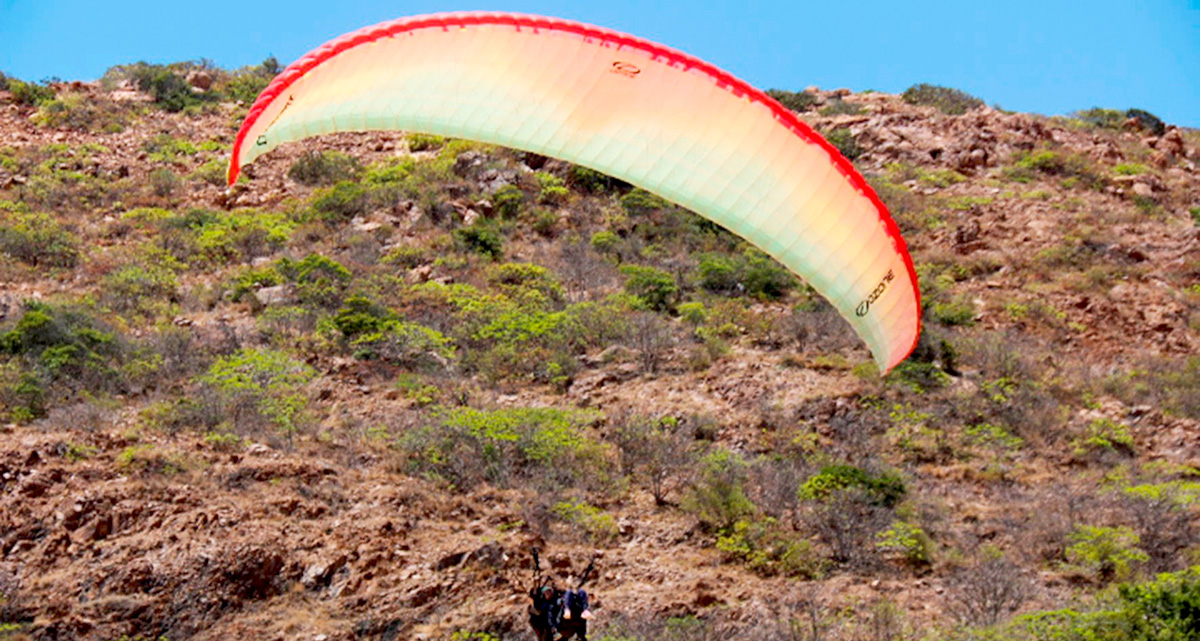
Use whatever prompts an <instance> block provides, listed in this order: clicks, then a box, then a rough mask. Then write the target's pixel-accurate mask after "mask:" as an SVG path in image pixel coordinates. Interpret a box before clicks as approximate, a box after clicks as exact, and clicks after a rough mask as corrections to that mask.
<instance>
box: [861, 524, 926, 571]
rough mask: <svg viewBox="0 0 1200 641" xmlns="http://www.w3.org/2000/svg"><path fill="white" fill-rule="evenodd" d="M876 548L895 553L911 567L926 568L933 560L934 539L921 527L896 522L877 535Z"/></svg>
mask: <svg viewBox="0 0 1200 641" xmlns="http://www.w3.org/2000/svg"><path fill="white" fill-rule="evenodd" d="M875 546H876V547H877V548H879V549H881V550H884V551H888V552H892V553H895V554H897V555H899V556H900V558H901V559H903V560H904V562H905V563H907V564H908V565H910V566H913V567H924V566H927V565H929V563H930V562H931V561H932V560H933V539H931V538H929V535H928V534H926V533H925V530H923V529H921V527H920V526H917V525H913V524H912V523H909V522H907V521H895V522H893V523H892V525H891V527H889V528H888V529H886V530H884V531H882V532H879V533H877V534H876V535H875Z"/></svg>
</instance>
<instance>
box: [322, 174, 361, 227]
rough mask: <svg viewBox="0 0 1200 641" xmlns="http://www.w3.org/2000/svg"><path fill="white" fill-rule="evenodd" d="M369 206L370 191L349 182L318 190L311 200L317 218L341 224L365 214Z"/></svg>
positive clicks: (345, 181) (344, 181)
mask: <svg viewBox="0 0 1200 641" xmlns="http://www.w3.org/2000/svg"><path fill="white" fill-rule="evenodd" d="M370 206H371V194H370V191H369V190H368V189H367V188H366V187H364V186H363V185H361V184H359V183H356V182H353V181H349V180H343V181H341V182H339V183H336V184H334V185H333V186H332V187H327V188H325V189H321V190H319V191H318V192H317V193H316V195H315V196H314V197H313V200H312V209H313V211H314V212H315V213H316V214H317V216H318V217H319V218H321V219H322V220H327V221H331V222H342V221H347V220H350V219H351V218H354V217H355V216H361V215H363V214H365V213H367V211H368V209H369V208H370Z"/></svg>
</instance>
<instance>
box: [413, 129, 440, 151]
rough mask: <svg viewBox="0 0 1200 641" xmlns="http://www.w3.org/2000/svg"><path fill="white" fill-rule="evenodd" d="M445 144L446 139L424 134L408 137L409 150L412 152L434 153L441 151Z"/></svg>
mask: <svg viewBox="0 0 1200 641" xmlns="http://www.w3.org/2000/svg"><path fill="white" fill-rule="evenodd" d="M445 144H446V139H445V138H443V137H441V136H435V135H432V134H422V133H414V134H409V135H408V150H409V151H412V152H417V151H433V150H435V149H440V148H441V147H442V146H443V145H445Z"/></svg>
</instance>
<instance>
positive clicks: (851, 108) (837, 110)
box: [819, 98, 863, 118]
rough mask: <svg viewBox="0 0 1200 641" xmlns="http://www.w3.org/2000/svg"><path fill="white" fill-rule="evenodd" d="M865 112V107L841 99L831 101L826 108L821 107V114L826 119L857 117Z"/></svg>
mask: <svg viewBox="0 0 1200 641" xmlns="http://www.w3.org/2000/svg"><path fill="white" fill-rule="evenodd" d="M862 112H863V107H862V105H860V104H857V103H853V102H846V101H845V100H842V99H841V98H834V99H833V100H830V101H829V102H828V103H827V104H826V105H825V106H824V107H821V111H820V112H819V113H820V114H821V115H822V116H825V117H826V118H828V117H830V116H857V115H858V114H861V113H862Z"/></svg>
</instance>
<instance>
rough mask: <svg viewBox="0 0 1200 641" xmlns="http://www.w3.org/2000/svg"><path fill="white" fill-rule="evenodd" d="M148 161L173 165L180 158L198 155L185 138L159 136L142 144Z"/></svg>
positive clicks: (193, 146)
mask: <svg viewBox="0 0 1200 641" xmlns="http://www.w3.org/2000/svg"><path fill="white" fill-rule="evenodd" d="M142 150H143V151H145V152H146V154H147V155H148V157H149V158H150V160H153V161H155V162H165V163H173V162H176V161H178V160H180V159H182V158H186V157H190V156H195V155H196V154H198V153H200V150H199V149H197V148H196V146H195V145H193V144H192V142H191V141H190V140H188V139H186V138H175V137H174V136H171V135H170V134H159V135H157V136H155V137H154V138H151V139H150V140H147V141H146V142H145V143H143V144H142Z"/></svg>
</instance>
